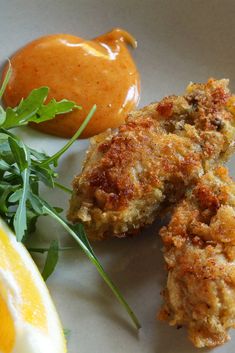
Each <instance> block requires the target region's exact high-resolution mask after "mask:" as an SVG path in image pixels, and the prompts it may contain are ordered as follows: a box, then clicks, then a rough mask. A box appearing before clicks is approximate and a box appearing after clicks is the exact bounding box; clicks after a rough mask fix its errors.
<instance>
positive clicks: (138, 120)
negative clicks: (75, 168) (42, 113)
mask: <svg viewBox="0 0 235 353" xmlns="http://www.w3.org/2000/svg"><path fill="white" fill-rule="evenodd" d="M227 85H228V81H227V80H220V81H216V80H213V79H210V80H209V81H208V82H207V83H206V84H190V85H189V86H188V88H187V91H186V94H185V96H170V97H167V98H164V99H163V100H162V101H161V102H160V103H154V104H151V105H149V106H147V107H145V108H144V109H142V110H139V111H136V112H133V113H132V114H130V115H129V116H128V117H127V119H126V124H124V125H122V126H120V127H119V129H117V130H115V131H111V130H109V131H107V132H105V133H103V134H100V135H98V136H96V137H94V138H93V139H91V146H90V149H89V151H88V153H87V157H86V160H85V162H84V167H83V170H82V172H81V174H80V175H78V176H77V177H76V178H75V179H74V182H73V196H72V199H71V202H70V210H69V213H68V218H69V220H70V221H72V222H82V223H83V224H84V226H85V229H86V232H87V234H88V236H89V238H91V239H103V238H109V237H111V236H118V237H122V236H125V235H126V234H130V233H132V234H135V233H136V231H137V230H139V229H140V228H142V227H143V226H145V225H146V224H150V223H152V222H153V221H154V219H155V218H156V216H157V215H158V214H159V212H160V211H161V210H162V209H163V208H164V207H165V206H166V205H168V204H173V203H175V202H176V201H177V200H179V198H181V197H182V195H183V194H184V192H185V190H186V189H187V188H188V187H189V186H190V185H192V184H194V183H195V182H196V181H197V180H198V178H199V177H200V176H201V175H203V174H204V172H205V171H206V170H208V169H209V168H212V167H214V166H215V165H216V164H217V163H218V162H219V163H221V162H222V161H223V160H224V159H226V158H227V156H228V155H229V154H230V152H231V149H232V147H233V143H234V135H235V128H234V125H235V114H233V110H234V107H233V102H234V98H232V97H231V94H230V92H229V90H228V87H227Z"/></svg>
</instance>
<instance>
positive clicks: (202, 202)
mask: <svg viewBox="0 0 235 353" xmlns="http://www.w3.org/2000/svg"><path fill="white" fill-rule="evenodd" d="M160 234H161V237H162V240H163V242H164V258H165V261H166V264H167V269H168V279H167V286H166V289H165V291H164V299H165V305H164V306H163V308H162V310H161V312H160V319H164V320H167V321H168V322H169V324H170V325H177V326H181V325H183V326H186V327H187V329H188V334H189V338H190V339H191V341H192V342H193V344H194V345H195V346H196V347H214V346H217V345H220V344H223V343H224V342H226V341H227V340H228V339H230V337H229V334H228V332H227V331H228V329H229V328H231V327H234V328H235V182H233V180H232V179H230V178H229V177H228V175H227V170H226V169H225V168H223V167H220V168H217V169H216V170H215V171H214V172H208V173H207V174H205V175H204V176H203V177H202V178H201V180H200V181H199V182H198V184H197V186H196V187H195V189H194V190H193V191H191V192H187V196H186V198H185V199H184V200H183V201H182V202H181V203H180V204H179V205H178V206H176V208H175V211H174V213H173V216H172V219H171V222H170V224H169V225H168V226H167V227H164V228H163V229H162V230H161V231H160Z"/></svg>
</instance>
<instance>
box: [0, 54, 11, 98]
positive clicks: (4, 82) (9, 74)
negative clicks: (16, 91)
mask: <svg viewBox="0 0 235 353" xmlns="http://www.w3.org/2000/svg"><path fill="white" fill-rule="evenodd" d="M8 62H9V67H8V70H7V72H6V75H5V78H4V80H3V83H2V86H1V87H0V99H1V98H2V96H3V94H4V92H5V89H6V86H7V85H8V82H9V80H10V77H11V74H12V67H11V62H10V60H9V61H8Z"/></svg>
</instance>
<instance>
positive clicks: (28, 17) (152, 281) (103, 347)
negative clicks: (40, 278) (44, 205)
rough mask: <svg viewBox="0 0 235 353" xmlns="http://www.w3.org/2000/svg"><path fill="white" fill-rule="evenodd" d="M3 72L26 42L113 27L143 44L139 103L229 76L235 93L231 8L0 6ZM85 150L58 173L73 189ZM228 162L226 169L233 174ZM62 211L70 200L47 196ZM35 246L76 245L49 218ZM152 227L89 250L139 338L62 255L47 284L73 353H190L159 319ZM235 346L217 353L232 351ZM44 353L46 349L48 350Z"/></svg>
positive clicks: (37, 137)
mask: <svg viewBox="0 0 235 353" xmlns="http://www.w3.org/2000/svg"><path fill="white" fill-rule="evenodd" d="M0 8H1V11H0V23H1V32H0V48H1V49H0V65H2V64H3V63H4V61H5V60H6V58H7V57H10V56H11V55H12V54H13V53H14V51H16V50H17V49H18V48H20V47H21V46H22V45H24V44H25V43H27V42H28V41H30V40H32V39H34V38H36V37H39V36H42V35H45V34H49V33H58V32H64V33H71V34H75V35H76V34H77V35H79V36H82V37H86V38H92V37H95V36H97V35H99V34H101V33H102V32H106V31H107V30H109V29H111V28H112V27H117V26H118V27H123V28H125V29H127V30H129V31H130V32H131V33H132V34H133V35H134V36H135V37H136V38H137V40H138V43H139V46H138V49H137V50H136V51H134V52H133V55H134V57H135V59H136V62H137V65H138V68H139V71H140V74H141V78H142V97H141V102H140V106H143V105H144V104H148V103H149V102H151V101H155V100H158V99H159V98H161V97H163V96H164V95H168V94H172V93H175V94H180V93H181V92H183V90H184V88H185V87H186V85H187V84H188V82H189V81H195V82H200V81H201V82H203V81H205V80H207V78H208V77H211V76H213V77H216V78H222V77H225V78H230V80H231V81H230V82H231V89H233V90H235V70H234V57H235V49H234V48H235V47H234V43H235V24H234V23H235V22H234V13H235V3H234V1H233V0H231V1H226V0H224V1H220V0H213V1H212V0H208V1H204V0H191V1H188V0H181V1H180V0H172V1H169V0H167V1H166V0H165V1H164V0H162V1H157V0H152V1H151V0H146V1H143V0H128V1H127V0H119V1H116V0H110V1H109V0H99V1H97V0H80V1H78V0H67V1H64V0H48V1H39V0H31V1H28V0H11V1H6V0H0ZM20 134H21V135H22V136H23V137H24V138H25V140H26V142H27V143H29V144H31V145H32V146H36V147H38V148H41V149H42V150H46V151H47V152H48V153H53V152H54V151H56V150H57V149H58V148H59V147H61V146H62V145H63V144H64V143H65V140H63V139H58V138H51V137H48V136H46V135H43V134H40V133H36V132H35V131H33V130H30V129H25V130H21V131H20ZM87 145H88V142H87V141H79V142H77V143H76V144H75V145H74V146H73V148H72V149H71V150H70V151H69V153H67V154H66V156H65V157H64V158H63V160H62V161H61V164H60V167H59V173H60V179H61V181H62V182H63V183H65V184H67V185H69V184H70V183H71V181H72V178H73V176H74V175H75V174H76V173H77V172H78V171H79V169H80V166H81V161H82V158H83V155H84V152H85V149H86V147H87ZM233 165H234V164H233V163H232V162H230V170H231V173H232V174H233V175H235V169H234V168H233ZM47 196H48V197H49V199H50V200H51V201H53V202H54V203H55V204H56V205H62V206H63V207H65V208H66V207H67V204H68V200H67V195H64V194H62V193H59V194H56V193H54V194H51V195H47ZM39 232H40V239H41V241H43V239H46V238H47V237H50V238H51V237H57V238H60V239H61V242H62V243H63V245H64V244H66V245H72V244H73V242H72V241H71V240H70V239H69V237H68V236H67V235H65V234H64V232H63V231H61V229H60V228H58V227H57V226H55V224H54V223H53V222H49V221H48V220H46V219H43V220H41V221H40V227H39ZM156 235H157V226H154V227H152V228H151V229H149V230H148V231H146V232H145V234H142V235H141V236H139V237H136V238H134V239H127V240H113V241H108V242H104V243H100V244H95V245H94V248H95V250H96V252H97V255H98V256H99V257H100V259H101V260H102V263H103V264H104V266H105V268H106V270H107V271H108V272H109V274H110V275H111V276H112V278H113V279H114V281H115V282H116V284H118V286H119V287H120V288H121V290H122V292H123V293H124V294H125V296H126V298H127V299H128V301H129V303H130V304H131V305H132V306H133V308H134V310H135V312H136V313H137V315H138V317H139V319H140V321H141V323H142V329H141V330H140V332H139V334H137V333H136V331H135V330H134V329H133V327H132V325H131V323H130V322H129V320H128V318H127V316H126V314H125V312H124V311H123V309H122V308H121V307H120V306H119V304H118V303H117V302H116V300H115V299H114V297H113V296H112V295H111V294H110V291H109V290H108V289H107V288H106V286H105V285H104V283H103V282H102V280H101V279H100V277H99V276H98V274H97V273H96V270H95V269H94V268H93V267H92V265H91V264H90V263H89V261H87V259H86V258H85V257H84V256H83V255H82V253H81V251H80V250H79V249H74V250H72V251H71V252H67V253H64V254H62V255H61V258H60V263H59V266H58V268H57V271H56V273H55V274H54V275H53V276H52V277H51V278H50V279H49V281H48V285H49V288H50V290H51V293H52V295H53V298H54V300H55V302H56V304H57V308H58V311H59V313H60V316H61V318H62V321H63V325H64V327H65V328H68V329H71V336H70V339H69V348H68V351H69V353H91V352H92V353H111V352H112V353H156V352H159V353H163V352H164V353H177V352H179V353H193V352H198V350H197V349H194V348H193V347H192V345H191V343H190V342H188V340H187V338H186V333H185V331H184V330H183V329H182V330H176V329H175V328H170V327H168V326H167V325H166V324H165V323H161V322H158V321H157V320H156V312H157V310H158V309H159V307H160V305H161V296H160V291H161V288H162V287H163V285H164V283H165V280H166V273H165V271H164V265H163V261H162V254H161V242H160V240H159V239H158V237H157V236H156ZM232 336H233V337H234V340H233V341H231V342H229V343H227V344H226V345H224V346H223V347H219V348H217V349H215V350H213V352H216V353H225V352H226V353H233V352H234V349H235V334H233V333H232ZM48 353H49V352H48Z"/></svg>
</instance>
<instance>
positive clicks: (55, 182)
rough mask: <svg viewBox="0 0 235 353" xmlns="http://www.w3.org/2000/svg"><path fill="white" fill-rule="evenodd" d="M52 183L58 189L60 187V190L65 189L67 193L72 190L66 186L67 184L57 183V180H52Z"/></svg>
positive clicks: (70, 192)
mask: <svg viewBox="0 0 235 353" xmlns="http://www.w3.org/2000/svg"><path fill="white" fill-rule="evenodd" d="M54 185H55V186H56V187H57V188H58V189H61V190H63V191H65V192H67V193H68V194H72V190H71V189H69V188H67V186H64V185H62V184H60V183H57V181H54Z"/></svg>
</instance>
